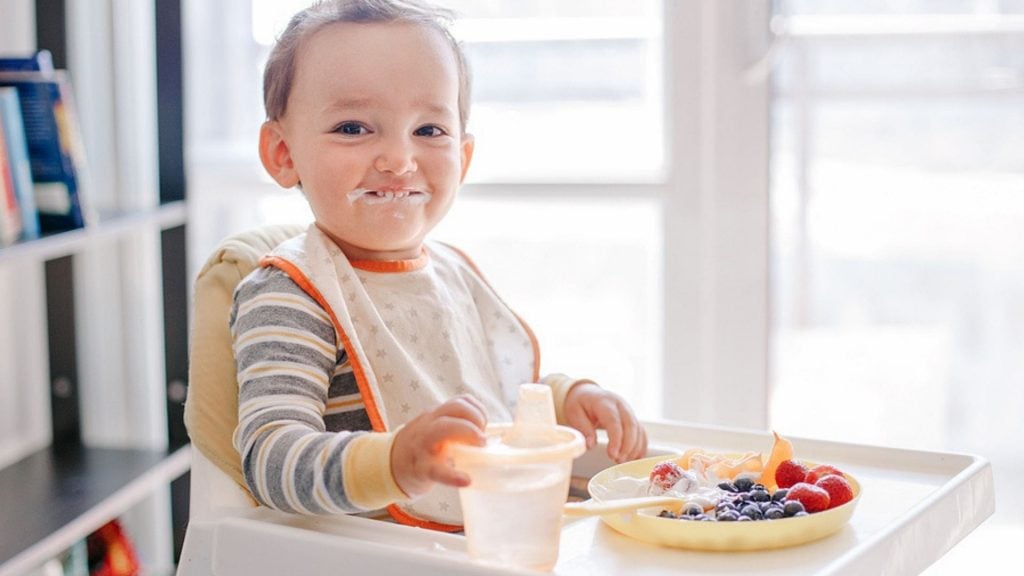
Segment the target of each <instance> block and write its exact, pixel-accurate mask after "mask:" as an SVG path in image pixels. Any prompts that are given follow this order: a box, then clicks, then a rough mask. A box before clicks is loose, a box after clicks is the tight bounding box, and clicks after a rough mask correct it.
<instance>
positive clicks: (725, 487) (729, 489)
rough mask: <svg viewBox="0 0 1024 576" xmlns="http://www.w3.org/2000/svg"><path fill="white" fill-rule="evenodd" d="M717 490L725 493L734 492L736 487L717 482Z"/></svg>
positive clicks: (729, 483) (728, 483) (727, 483)
mask: <svg viewBox="0 0 1024 576" xmlns="http://www.w3.org/2000/svg"><path fill="white" fill-rule="evenodd" d="M718 488H719V489H721V490H725V491H726V492H735V491H736V486H734V485H733V483H732V482H719V483H718Z"/></svg>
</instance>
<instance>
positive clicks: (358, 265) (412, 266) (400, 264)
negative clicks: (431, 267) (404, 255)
mask: <svg viewBox="0 0 1024 576" xmlns="http://www.w3.org/2000/svg"><path fill="white" fill-rule="evenodd" d="M429 259H430V258H429V256H428V255H427V248H426V247H423V248H421V249H420V255H419V256H417V257H415V258H412V259H410V260H349V264H351V265H352V267H353V268H355V269H357V270H366V271H367V272H383V273H395V272H411V271H413V270H419V269H420V268H423V267H424V266H426V265H427V261H428V260H429Z"/></svg>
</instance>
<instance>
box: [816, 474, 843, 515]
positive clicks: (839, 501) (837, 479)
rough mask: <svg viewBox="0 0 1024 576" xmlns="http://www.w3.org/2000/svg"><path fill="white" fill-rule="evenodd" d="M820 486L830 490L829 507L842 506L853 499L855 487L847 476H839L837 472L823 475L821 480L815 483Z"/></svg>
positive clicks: (827, 490)
mask: <svg viewBox="0 0 1024 576" xmlns="http://www.w3.org/2000/svg"><path fill="white" fill-rule="evenodd" d="M814 485H815V486H817V487H818V488H821V489H823V490H824V491H825V492H828V498H829V503H828V507H829V508H835V507H836V506H842V505H843V504H846V503H847V502H849V501H850V500H853V488H852V487H851V486H850V483H849V482H847V481H846V478H844V477H842V476H837V475H835V474H829V475H828V476H823V477H822V478H821V479H820V480H818V481H817V482H815V484H814Z"/></svg>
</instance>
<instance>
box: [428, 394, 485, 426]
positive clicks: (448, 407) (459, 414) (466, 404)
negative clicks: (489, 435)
mask: <svg viewBox="0 0 1024 576" xmlns="http://www.w3.org/2000/svg"><path fill="white" fill-rule="evenodd" d="M435 413H436V414H437V415H438V416H450V417H454V418H462V419H464V420H469V421H470V422H472V423H473V424H475V425H476V426H477V428H480V429H481V430H483V429H484V427H486V426H487V410H486V409H484V406H483V404H481V403H480V401H479V400H477V399H476V398H473V397H472V396H468V395H464V396H456V397H455V398H452V399H451V400H449V401H447V402H445V403H444V404H441V405H440V406H438V407H437V409H436V410H435Z"/></svg>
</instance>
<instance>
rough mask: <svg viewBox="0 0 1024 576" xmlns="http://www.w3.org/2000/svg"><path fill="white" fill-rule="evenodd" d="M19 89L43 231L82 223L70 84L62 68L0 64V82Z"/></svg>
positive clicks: (77, 145) (80, 161)
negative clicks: (25, 68) (18, 68)
mask: <svg viewBox="0 0 1024 576" xmlns="http://www.w3.org/2000/svg"><path fill="white" fill-rule="evenodd" d="M4 86H10V87H13V88H15V89H17V91H18V101H19V104H20V105H21V115H22V121H23V124H24V130H25V138H26V145H27V149H28V157H29V164H30V166H31V171H32V181H33V183H34V186H33V188H34V196H35V204H36V210H37V212H38V214H39V229H40V231H41V232H42V233H48V232H58V231H62V230H72V229H75V228H82V227H83V226H85V212H84V210H83V207H82V202H81V194H80V189H79V185H80V179H81V176H80V173H81V170H82V168H83V166H84V157H83V155H82V152H81V150H82V146H81V136H80V132H79V130H78V126H77V122H76V116H75V112H74V105H73V99H72V97H71V90H70V85H69V83H68V80H67V76H66V75H65V73H64V71H63V70H56V71H53V72H24V71H21V72H10V71H2V70H0V87H4Z"/></svg>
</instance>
